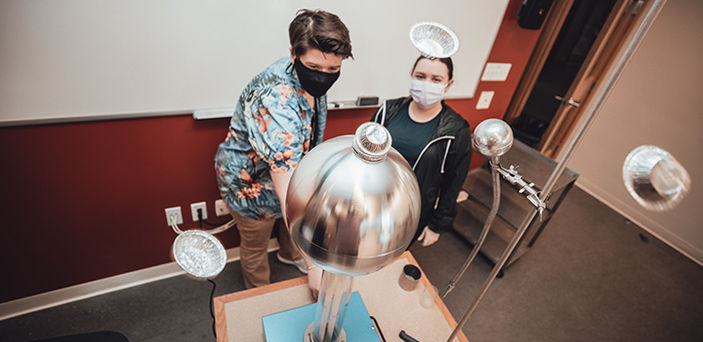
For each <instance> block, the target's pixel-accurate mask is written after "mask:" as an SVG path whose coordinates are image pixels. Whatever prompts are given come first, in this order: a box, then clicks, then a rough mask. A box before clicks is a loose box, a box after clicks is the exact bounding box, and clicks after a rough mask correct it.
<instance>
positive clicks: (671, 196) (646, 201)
mask: <svg viewBox="0 0 703 342" xmlns="http://www.w3.org/2000/svg"><path fill="white" fill-rule="evenodd" d="M622 177H623V182H624V184H625V188H626V189H627V192H628V193H629V194H630V196H632V198H634V199H635V201H637V203H639V204H640V205H641V206H642V207H644V208H645V209H648V210H653V211H664V210H669V209H671V208H673V207H675V206H676V205H677V204H679V203H680V202H681V200H683V198H684V197H685V196H686V194H687V193H688V190H689V188H690V187H691V177H690V176H689V175H688V172H687V171H686V169H685V168H684V167H683V166H682V165H681V164H680V163H679V162H678V161H677V160H676V158H674V157H673V156H672V155H671V154H670V153H669V152H667V151H665V150H662V149H661V148H659V147H657V146H652V145H643V146H640V147H637V148H635V149H634V150H632V152H630V154H629V155H628V156H627V158H625V163H624V164H623V167H622Z"/></svg>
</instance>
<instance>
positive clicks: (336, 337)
mask: <svg viewBox="0 0 703 342" xmlns="http://www.w3.org/2000/svg"><path fill="white" fill-rule="evenodd" d="M353 279H354V278H352V277H350V276H347V275H341V274H336V273H331V272H327V271H325V272H323V274H322V283H321V285H320V295H319V297H318V299H317V304H316V305H315V320H314V321H313V323H312V329H313V331H312V334H309V332H306V334H305V335H306V338H308V336H309V335H312V336H311V337H313V341H314V342H337V341H340V337H342V336H343V332H342V323H343V322H344V315H345V313H346V311H347V304H349V296H350V295H351V287H352V280H353Z"/></svg>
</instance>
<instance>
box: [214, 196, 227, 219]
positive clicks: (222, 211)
mask: <svg viewBox="0 0 703 342" xmlns="http://www.w3.org/2000/svg"><path fill="white" fill-rule="evenodd" d="M215 215H217V216H226V215H229V208H228V207H227V203H226V202H225V200H223V199H218V200H217V201H215Z"/></svg>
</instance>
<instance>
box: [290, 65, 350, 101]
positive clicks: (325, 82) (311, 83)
mask: <svg viewBox="0 0 703 342" xmlns="http://www.w3.org/2000/svg"><path fill="white" fill-rule="evenodd" d="M293 67H294V68H295V72H296V73H297V74H298V80H299V81H300V85H301V86H302V87H303V89H305V91H307V92H308V93H309V94H310V95H312V96H314V97H320V96H322V95H325V94H326V93H327V90H329V89H330V87H332V84H334V82H335V81H337V79H338V78H339V75H340V72H339V71H337V72H335V73H327V72H322V71H317V70H312V69H309V68H308V67H306V66H305V65H304V64H303V63H302V62H300V59H298V58H296V59H295V61H294V62H293Z"/></svg>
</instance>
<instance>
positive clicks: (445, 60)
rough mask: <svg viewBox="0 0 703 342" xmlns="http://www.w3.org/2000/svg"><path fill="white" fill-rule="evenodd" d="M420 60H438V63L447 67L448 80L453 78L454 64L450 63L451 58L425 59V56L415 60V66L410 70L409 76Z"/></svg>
mask: <svg viewBox="0 0 703 342" xmlns="http://www.w3.org/2000/svg"><path fill="white" fill-rule="evenodd" d="M421 59H436V60H438V61H440V62H442V63H444V65H446V66H447V71H448V72H449V79H450V80H451V79H453V78H454V63H452V58H451V57H445V58H429V57H425V56H422V55H420V57H418V58H417V59H416V60H415V64H413V68H412V69H411V70H410V73H411V74H412V72H413V71H415V67H416V66H417V63H418V62H419V61H420V60H421Z"/></svg>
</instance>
